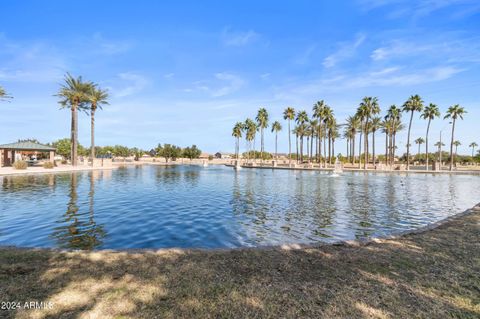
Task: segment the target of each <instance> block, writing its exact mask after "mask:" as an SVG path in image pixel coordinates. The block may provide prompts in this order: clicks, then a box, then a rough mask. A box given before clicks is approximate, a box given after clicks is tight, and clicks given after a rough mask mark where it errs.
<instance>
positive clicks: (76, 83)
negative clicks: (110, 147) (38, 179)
mask: <svg viewBox="0 0 480 319" xmlns="http://www.w3.org/2000/svg"><path fill="white" fill-rule="evenodd" d="M89 89H90V83H85V82H83V80H82V77H81V76H79V77H77V78H74V77H73V76H71V75H70V73H67V75H65V83H64V84H62V86H61V87H60V91H59V92H58V93H57V94H56V96H58V97H60V98H61V100H60V101H59V103H60V105H61V107H62V108H70V110H71V113H72V121H71V137H70V139H71V151H70V157H71V160H72V165H73V166H77V160H78V159H77V155H78V109H79V108H81V109H84V108H85V105H84V104H85V102H87V96H88V93H89Z"/></svg>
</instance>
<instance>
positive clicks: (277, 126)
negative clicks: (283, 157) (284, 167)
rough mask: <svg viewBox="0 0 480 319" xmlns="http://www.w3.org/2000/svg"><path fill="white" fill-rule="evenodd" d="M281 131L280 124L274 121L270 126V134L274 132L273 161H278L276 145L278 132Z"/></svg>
mask: <svg viewBox="0 0 480 319" xmlns="http://www.w3.org/2000/svg"><path fill="white" fill-rule="evenodd" d="M281 130H282V124H280V122H279V121H275V122H273V124H272V132H275V159H278V153H277V144H278V132H280V131H281Z"/></svg>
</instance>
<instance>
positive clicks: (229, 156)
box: [215, 152, 232, 159]
mask: <svg viewBox="0 0 480 319" xmlns="http://www.w3.org/2000/svg"><path fill="white" fill-rule="evenodd" d="M215 158H221V159H231V158H232V156H231V155H230V154H228V153H222V152H217V153H215Z"/></svg>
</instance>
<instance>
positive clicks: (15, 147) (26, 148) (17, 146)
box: [0, 142, 57, 151]
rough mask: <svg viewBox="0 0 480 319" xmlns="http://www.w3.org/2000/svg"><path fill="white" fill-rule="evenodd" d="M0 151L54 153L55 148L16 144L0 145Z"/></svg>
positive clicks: (29, 143)
mask: <svg viewBox="0 0 480 319" xmlns="http://www.w3.org/2000/svg"><path fill="white" fill-rule="evenodd" d="M0 149H8V150H17V151H55V150H57V149H56V148H55V147H51V146H48V145H43V144H39V143H34V142H17V143H10V144H0Z"/></svg>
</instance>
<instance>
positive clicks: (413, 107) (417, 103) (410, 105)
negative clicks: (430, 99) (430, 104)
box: [402, 95, 423, 170]
mask: <svg viewBox="0 0 480 319" xmlns="http://www.w3.org/2000/svg"><path fill="white" fill-rule="evenodd" d="M422 110H423V101H422V98H421V97H420V96H419V95H412V96H410V98H409V99H408V100H407V101H406V102H405V103H404V104H403V109H402V111H403V112H410V124H409V125H408V138H407V170H409V169H410V131H411V129H412V120H413V113H415V112H421V111H422Z"/></svg>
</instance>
